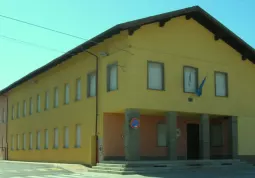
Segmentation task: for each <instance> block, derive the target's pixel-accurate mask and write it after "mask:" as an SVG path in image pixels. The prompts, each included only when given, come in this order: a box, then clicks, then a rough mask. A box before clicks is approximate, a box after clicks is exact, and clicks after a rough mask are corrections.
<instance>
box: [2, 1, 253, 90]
mask: <svg viewBox="0 0 255 178" xmlns="http://www.w3.org/2000/svg"><path fill="white" fill-rule="evenodd" d="M194 5H199V6H200V7H202V8H203V9H205V10H206V11H207V12H209V13H210V14H211V15H212V16H214V17H215V18H216V19H218V20H219V21H220V22H222V23H223V24H224V25H225V26H227V27H228V28H229V29H230V30H232V31H233V32H234V33H236V34H237V35H239V36H240V37H241V38H242V39H244V40H245V41H246V42H247V43H249V44H250V45H251V46H252V47H253V48H254V47H255V35H254V33H253V34H252V32H254V30H255V23H253V22H254V20H253V17H255V11H254V8H255V1H254V0H129V1H120V0H43V1H42V0H23V1H21V0H0V15H5V16H9V17H13V18H17V19H20V20H23V21H27V22H30V23H35V24H38V25H41V26H45V27H49V28H52V29H55V30H59V31H62V32H66V33H70V34H73V35H76V36H79V37H82V38H85V39H89V38H91V37H93V36H96V35H97V34H99V33H101V32H103V31H105V30H106V29H108V28H110V27H112V26H114V25H116V24H118V23H122V22H126V21H130V20H135V19H139V18H143V17H147V16H151V15H156V14H160V13H164V12H169V11H173V10H177V9H181V8H185V7H189V6H194ZM3 36H8V37H11V38H16V39H19V40H23V41H27V42H31V43H36V44H38V45H41V46H45V47H47V48H52V49H56V50H59V51H68V50H69V49H71V48H73V47H75V46H77V45H78V44H80V43H82V42H84V41H83V40H79V39H75V38H71V37H67V36H63V35H60V34H57V33H53V32H49V31H45V30H42V29H39V28H35V27H32V26H28V25H25V24H21V23H18V22H15V21H11V20H7V19H5V18H1V17H0V62H1V68H0V89H2V88H4V87H6V86H8V85H9V84H11V83H13V82H14V81H16V80H18V79H19V78H21V77H23V76H24V75H26V74H27V73H29V72H31V71H33V70H35V69H36V68H38V67H40V66H42V65H44V64H46V63H48V62H49V61H51V60H52V59H54V58H56V57H57V56H59V55H61V54H62V53H60V52H57V51H53V50H46V49H44V48H38V47H34V46H30V45H27V44H22V43H17V42H14V41H12V40H9V39H5V38H3Z"/></svg>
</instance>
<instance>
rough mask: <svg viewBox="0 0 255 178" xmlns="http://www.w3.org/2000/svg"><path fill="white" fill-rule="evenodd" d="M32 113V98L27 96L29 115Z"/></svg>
mask: <svg viewBox="0 0 255 178" xmlns="http://www.w3.org/2000/svg"><path fill="white" fill-rule="evenodd" d="M32 114H33V98H32V97H30V98H29V115H32Z"/></svg>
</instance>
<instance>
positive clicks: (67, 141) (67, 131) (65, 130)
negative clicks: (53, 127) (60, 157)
mask: <svg viewBox="0 0 255 178" xmlns="http://www.w3.org/2000/svg"><path fill="white" fill-rule="evenodd" d="M64 134H65V135H64V148H68V146H69V130H68V127H65V128H64Z"/></svg>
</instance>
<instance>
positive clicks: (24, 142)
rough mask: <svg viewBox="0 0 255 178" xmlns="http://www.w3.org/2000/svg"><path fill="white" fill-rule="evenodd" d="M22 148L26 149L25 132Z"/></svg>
mask: <svg viewBox="0 0 255 178" xmlns="http://www.w3.org/2000/svg"><path fill="white" fill-rule="evenodd" d="M22 149H23V150H25V149H26V134H25V133H23V148H22Z"/></svg>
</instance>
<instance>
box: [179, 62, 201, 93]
mask: <svg viewBox="0 0 255 178" xmlns="http://www.w3.org/2000/svg"><path fill="white" fill-rule="evenodd" d="M197 88H198V68H195V67H191V66H184V67H183V91H184V93H195V92H196V90H197Z"/></svg>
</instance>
